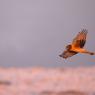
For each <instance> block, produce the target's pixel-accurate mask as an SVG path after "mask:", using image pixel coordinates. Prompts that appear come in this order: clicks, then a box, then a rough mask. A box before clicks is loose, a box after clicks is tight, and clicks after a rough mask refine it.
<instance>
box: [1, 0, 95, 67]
mask: <svg viewBox="0 0 95 95" xmlns="http://www.w3.org/2000/svg"><path fill="white" fill-rule="evenodd" d="M82 28H86V29H88V31H89V33H88V37H87V38H88V39H87V43H86V46H85V47H86V48H87V49H88V50H91V51H95V45H94V44H93V43H94V41H95V0H0V66H22V67H24V66H49V67H52V66H65V65H67V66H76V65H80V66H82V65H85V66H86V65H89V64H94V63H95V61H94V60H95V56H90V55H84V54H82V55H81V54H78V55H76V56H73V57H72V58H70V59H68V60H66V61H64V60H63V59H61V58H59V56H58V55H59V54H60V53H62V51H63V50H64V48H65V46H66V45H67V44H68V43H70V42H71V41H72V39H73V38H74V37H75V36H76V34H77V33H78V32H79V31H80V30H81V29H82ZM92 61H93V62H92ZM64 63H66V64H65V65H64ZM80 63H83V64H80Z"/></svg>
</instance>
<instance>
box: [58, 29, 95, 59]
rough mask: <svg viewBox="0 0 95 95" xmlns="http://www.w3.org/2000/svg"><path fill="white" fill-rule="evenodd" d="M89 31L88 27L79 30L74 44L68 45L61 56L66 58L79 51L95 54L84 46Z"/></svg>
mask: <svg viewBox="0 0 95 95" xmlns="http://www.w3.org/2000/svg"><path fill="white" fill-rule="evenodd" d="M87 33H88V31H87V30H86V29H83V30H82V31H81V32H79V33H78V35H77V36H76V37H75V38H74V39H73V41H72V44H70V45H67V46H66V50H65V51H64V52H63V53H62V54H61V55H59V56H60V57H62V58H65V59H66V58H68V57H71V56H73V55H75V54H77V53H85V54H90V55H94V54H95V53H93V52H90V51H87V50H86V49H84V48H83V47H84V45H85V43H86V36H87Z"/></svg>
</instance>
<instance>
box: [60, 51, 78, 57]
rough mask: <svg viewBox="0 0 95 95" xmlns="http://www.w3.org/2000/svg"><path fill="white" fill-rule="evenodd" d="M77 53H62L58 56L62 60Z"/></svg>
mask: <svg viewBox="0 0 95 95" xmlns="http://www.w3.org/2000/svg"><path fill="white" fill-rule="evenodd" d="M77 53H78V52H75V51H64V52H63V53H62V54H61V55H59V56H60V57H62V58H65V59H66V58H68V57H71V56H73V55H75V54H77Z"/></svg>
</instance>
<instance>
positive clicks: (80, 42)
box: [72, 29, 88, 48]
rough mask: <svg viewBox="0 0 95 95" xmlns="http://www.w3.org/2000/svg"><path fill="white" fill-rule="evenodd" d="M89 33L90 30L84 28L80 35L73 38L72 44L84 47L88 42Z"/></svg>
mask: <svg viewBox="0 0 95 95" xmlns="http://www.w3.org/2000/svg"><path fill="white" fill-rule="evenodd" d="M87 33H88V31H87V30H86V29H83V30H82V31H81V32H79V33H78V35H77V36H76V37H75V38H74V39H73V42H72V45H73V46H74V47H80V48H83V47H84V45H85V43H86V36H87Z"/></svg>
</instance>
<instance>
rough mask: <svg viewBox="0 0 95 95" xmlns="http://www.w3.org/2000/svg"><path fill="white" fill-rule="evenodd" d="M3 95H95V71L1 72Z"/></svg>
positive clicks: (12, 70)
mask: <svg viewBox="0 0 95 95" xmlns="http://www.w3.org/2000/svg"><path fill="white" fill-rule="evenodd" d="M0 95H95V67H76V68H40V67H39V68H36V67H35V68H0Z"/></svg>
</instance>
